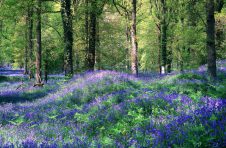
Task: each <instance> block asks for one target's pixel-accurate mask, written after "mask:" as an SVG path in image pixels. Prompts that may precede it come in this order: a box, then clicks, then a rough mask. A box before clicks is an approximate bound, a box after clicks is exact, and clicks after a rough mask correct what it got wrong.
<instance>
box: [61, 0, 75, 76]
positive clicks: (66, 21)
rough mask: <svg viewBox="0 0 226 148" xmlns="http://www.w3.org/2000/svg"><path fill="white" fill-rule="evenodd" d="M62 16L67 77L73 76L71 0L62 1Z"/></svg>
mask: <svg viewBox="0 0 226 148" xmlns="http://www.w3.org/2000/svg"><path fill="white" fill-rule="evenodd" d="M61 16H62V22H63V29H64V71H65V75H66V76H72V75H73V26H72V13H71V0H62V1H61Z"/></svg>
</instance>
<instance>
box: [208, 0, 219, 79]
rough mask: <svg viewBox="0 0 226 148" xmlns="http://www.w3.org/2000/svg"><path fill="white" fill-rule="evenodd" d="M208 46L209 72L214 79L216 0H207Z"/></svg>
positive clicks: (215, 73) (215, 75) (215, 74)
mask: <svg viewBox="0 0 226 148" xmlns="http://www.w3.org/2000/svg"><path fill="white" fill-rule="evenodd" d="M206 8H207V9H206V12H207V17H206V22H207V23H206V24H207V25H206V33H207V38H206V48H207V51H208V58H207V63H208V74H209V76H210V77H211V78H212V79H215V78H216V77H217V71H216V49H215V17H214V0H207V3H206Z"/></svg>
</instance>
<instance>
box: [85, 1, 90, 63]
mask: <svg viewBox="0 0 226 148" xmlns="http://www.w3.org/2000/svg"><path fill="white" fill-rule="evenodd" d="M85 4H86V11H85V50H86V55H85V66H86V67H88V65H89V61H88V57H89V1H88V0H86V1H85Z"/></svg>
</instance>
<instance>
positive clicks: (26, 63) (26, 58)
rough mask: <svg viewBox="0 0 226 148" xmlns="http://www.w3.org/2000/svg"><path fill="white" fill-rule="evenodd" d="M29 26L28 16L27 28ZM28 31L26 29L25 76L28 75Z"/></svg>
mask: <svg viewBox="0 0 226 148" xmlns="http://www.w3.org/2000/svg"><path fill="white" fill-rule="evenodd" d="M28 25H29V21H28V16H26V28H27V27H28ZM28 40H29V39H28V30H27V29H25V41H26V43H25V51H24V74H25V75H27V74H28V45H27V43H28Z"/></svg>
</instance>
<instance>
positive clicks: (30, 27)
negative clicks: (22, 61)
mask: <svg viewBox="0 0 226 148" xmlns="http://www.w3.org/2000/svg"><path fill="white" fill-rule="evenodd" d="M33 11H34V8H33V1H32V3H31V5H29V6H28V12H27V13H28V14H27V16H28V43H27V44H28V52H29V63H30V65H29V67H28V70H29V78H33V77H34V76H33V71H32V67H33V13H34V12H33Z"/></svg>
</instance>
